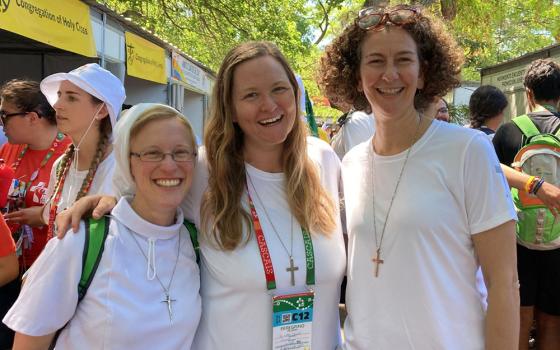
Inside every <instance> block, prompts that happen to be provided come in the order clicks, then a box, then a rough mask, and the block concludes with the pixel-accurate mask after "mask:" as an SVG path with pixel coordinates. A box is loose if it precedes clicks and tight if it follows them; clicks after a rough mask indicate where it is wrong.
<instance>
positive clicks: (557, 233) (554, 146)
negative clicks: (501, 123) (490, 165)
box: [511, 115, 560, 250]
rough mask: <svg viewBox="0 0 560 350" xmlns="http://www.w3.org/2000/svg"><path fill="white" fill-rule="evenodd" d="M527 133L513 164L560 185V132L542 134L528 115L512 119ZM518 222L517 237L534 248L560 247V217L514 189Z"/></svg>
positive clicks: (516, 167) (518, 168) (522, 242)
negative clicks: (556, 216)
mask: <svg viewBox="0 0 560 350" xmlns="http://www.w3.org/2000/svg"><path fill="white" fill-rule="evenodd" d="M512 122H513V123H515V125H517V127H518V128H519V129H520V130H521V132H522V133H523V135H524V138H523V143H522V145H523V146H522V147H521V149H520V150H519V151H518V152H517V154H516V155H515V158H514V160H513V163H512V164H511V166H512V167H513V168H515V169H516V170H518V171H521V172H523V173H525V174H529V175H533V176H538V177H540V178H542V179H544V180H545V181H546V182H548V183H550V184H553V185H554V186H559V185H560V131H557V132H556V134H550V133H541V132H540V131H539V130H538V129H537V127H536V126H535V124H534V123H533V121H532V120H531V118H530V117H529V116H527V115H522V116H519V117H516V118H514V119H513V120H512ZM511 195H512V197H513V203H514V204H515V207H516V210H517V215H518V221H517V240H518V242H519V243H520V244H521V245H523V246H525V247H527V248H530V249H536V250H549V249H555V248H558V247H560V220H558V219H555V217H554V215H552V213H551V212H550V210H549V209H548V208H547V207H546V205H544V204H543V202H542V201H541V200H540V199H538V197H537V196H535V195H533V194H529V193H527V192H525V191H524V190H518V189H516V188H512V189H511Z"/></svg>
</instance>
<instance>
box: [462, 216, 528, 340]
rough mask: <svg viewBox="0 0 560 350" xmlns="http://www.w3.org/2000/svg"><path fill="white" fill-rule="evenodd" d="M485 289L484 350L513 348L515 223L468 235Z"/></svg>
mask: <svg viewBox="0 0 560 350" xmlns="http://www.w3.org/2000/svg"><path fill="white" fill-rule="evenodd" d="M472 240H473V242H474V248H475V251H476V254H477V255H478V259H479V261H480V265H481V267H482V272H483V274H484V281H485V282H486V287H487V289H488V310H487V313H486V324H485V334H486V346H485V349H486V350H494V349H495V350H500V349H517V348H518V342H519V280H518V278H517V256H516V254H517V253H516V245H515V221H508V222H506V223H504V224H502V225H500V226H497V227H494V228H492V229H490V230H488V231H484V232H481V233H478V234H475V235H473V236H472Z"/></svg>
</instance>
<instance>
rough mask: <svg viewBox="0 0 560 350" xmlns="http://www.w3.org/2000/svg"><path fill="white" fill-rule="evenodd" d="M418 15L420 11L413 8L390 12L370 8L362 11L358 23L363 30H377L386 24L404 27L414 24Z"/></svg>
mask: <svg viewBox="0 0 560 350" xmlns="http://www.w3.org/2000/svg"><path fill="white" fill-rule="evenodd" d="M417 14H418V10H417V9H415V8H413V7H401V8H397V9H395V10H392V11H389V12H385V10H383V9H381V10H380V9H378V8H376V7H368V8H365V9H362V10H360V12H359V13H358V18H357V20H356V22H357V24H358V27H360V28H361V29H363V30H370V29H377V28H380V27H381V26H383V25H385V24H386V23H392V24H394V25H396V26H402V25H404V24H407V23H412V22H413V20H414V17H415V16H416V15H417Z"/></svg>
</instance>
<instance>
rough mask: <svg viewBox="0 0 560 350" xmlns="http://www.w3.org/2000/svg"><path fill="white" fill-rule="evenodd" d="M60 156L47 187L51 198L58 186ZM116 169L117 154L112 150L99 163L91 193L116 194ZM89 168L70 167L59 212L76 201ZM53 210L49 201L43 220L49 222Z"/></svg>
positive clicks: (48, 195)
mask: <svg viewBox="0 0 560 350" xmlns="http://www.w3.org/2000/svg"><path fill="white" fill-rule="evenodd" d="M62 157H64V155H62V156H60V157H59V158H58V159H57V160H56V161H55V162H54V164H53V167H52V169H51V177H50V179H49V187H48V189H47V198H51V196H52V194H53V192H54V187H55V186H56V169H57V168H58V165H59V164H60V162H61V161H62ZM114 170H115V156H114V155H113V152H111V153H110V154H109V155H108V156H107V157H106V158H105V159H103V160H102V161H101V163H99V166H98V167H97V171H96V172H95V175H94V177H93V182H92V183H91V187H90V188H89V192H88V194H89V195H92V194H105V195H108V196H111V195H114V194H115V191H114V189H113V172H114ZM88 172H89V170H82V171H76V169H75V168H74V167H72V166H71V167H70V169H69V170H68V174H67V175H66V180H65V181H64V187H63V188H62V196H61V197H60V203H59V204H58V208H57V209H56V212H57V214H58V213H60V212H61V211H63V210H64V209H66V208H68V207H70V206H71V205H72V204H74V202H75V201H76V196H77V195H78V192H79V191H80V188H81V187H82V183H83V182H84V179H85V178H86V176H87V174H88ZM50 211H51V202H50V201H49V202H48V203H47V204H46V205H45V209H44V210H43V220H44V221H45V222H46V223H48V222H49V213H50Z"/></svg>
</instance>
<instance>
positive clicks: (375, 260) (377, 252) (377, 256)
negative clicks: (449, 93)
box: [371, 114, 422, 277]
mask: <svg viewBox="0 0 560 350" xmlns="http://www.w3.org/2000/svg"><path fill="white" fill-rule="evenodd" d="M421 124H422V115H421V114H418V125H417V126H416V132H415V133H414V138H413V139H412V143H411V144H410V147H409V148H408V151H407V152H406V156H405V157H404V162H403V165H402V167H401V171H400V173H399V177H398V178H397V184H396V185H395V190H394V191H393V195H392V196H391V201H390V202H389V208H388V209H387V215H385V222H384V223H383V229H382V230H381V238H380V239H379V243H378V240H377V219H376V217H375V175H374V174H375V147H374V144H375V143H374V138H375V137H374V138H373V139H372V140H371V148H372V150H373V152H372V155H371V195H372V197H373V200H372V206H373V233H374V237H375V256H374V257H373V258H372V259H371V261H373V263H374V264H375V271H374V275H375V277H379V264H383V263H384V262H385V261H384V260H383V259H381V246H382V244H383V237H384V236H385V229H386V228H387V221H389V214H390V213H391V208H392V207H393V202H394V201H395V197H396V196H397V190H398V189H399V184H400V183H401V179H402V176H403V173H404V168H405V167H406V163H407V162H408V157H409V156H410V151H411V150H412V146H413V145H414V144H415V143H416V140H417V139H418V133H419V131H420V125H421Z"/></svg>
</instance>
